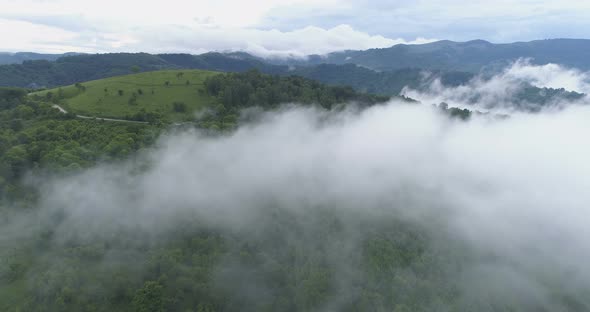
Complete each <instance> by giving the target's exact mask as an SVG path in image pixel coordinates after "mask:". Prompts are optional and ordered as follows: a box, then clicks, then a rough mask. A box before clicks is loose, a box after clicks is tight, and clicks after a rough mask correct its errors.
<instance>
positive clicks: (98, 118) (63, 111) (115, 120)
mask: <svg viewBox="0 0 590 312" xmlns="http://www.w3.org/2000/svg"><path fill="white" fill-rule="evenodd" d="M51 107H53V108H56V109H58V110H59V111H60V112H62V113H64V114H67V113H68V111H67V110H65V109H64V108H63V107H61V106H59V105H57V104H53V105H52V106H51ZM76 117H78V118H82V119H96V120H104V121H114V122H128V123H139V124H147V123H148V122H147V121H136V120H126V119H114V118H102V117H91V116H83V115H76Z"/></svg>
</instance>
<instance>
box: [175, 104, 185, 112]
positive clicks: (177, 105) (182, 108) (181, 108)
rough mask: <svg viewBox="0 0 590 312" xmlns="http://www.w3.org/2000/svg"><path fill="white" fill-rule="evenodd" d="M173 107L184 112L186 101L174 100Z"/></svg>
mask: <svg viewBox="0 0 590 312" xmlns="http://www.w3.org/2000/svg"><path fill="white" fill-rule="evenodd" d="M172 109H173V110H174V111H175V112H177V113H184V112H186V104H185V103H184V102H174V103H172Z"/></svg>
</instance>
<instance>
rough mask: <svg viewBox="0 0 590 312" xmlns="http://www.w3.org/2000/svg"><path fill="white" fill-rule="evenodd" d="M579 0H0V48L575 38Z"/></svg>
mask: <svg viewBox="0 0 590 312" xmlns="http://www.w3.org/2000/svg"><path fill="white" fill-rule="evenodd" d="M589 9H590V2H587V1H575V0H566V1H560V2H555V1H548V0H520V1H507V0H501V1H495V2H494V3H489V2H484V1H483V0H476V1H470V2H469V3H467V4H466V3H465V2H464V1H459V0H443V1H437V2H433V1H414V2H411V3H408V2H401V1H384V0H379V1H370V2H369V1H364V0H320V1H312V0H287V1H279V0H265V1H260V0H256V1H248V2H242V1H236V0H219V1H215V2H211V1H202V0H200V1H188V0H171V1H165V2H149V3H146V2H144V1H137V0H132V1H125V2H122V1H114V0H105V1H100V2H98V1H91V2H89V1H74V0H23V1H9V0H0V27H1V28H2V29H11V30H14V31H10V32H4V34H3V40H2V42H1V43H0V51H7V52H18V51H32V52H42V53H63V52H90V53H96V52H98V53H104V52H150V53H163V52H165V53H172V52H184V53H194V54H198V53H203V52H207V51H227V50H232V51H246V52H250V53H253V54H256V55H260V56H302V55H307V54H325V53H329V52H333V51H340V50H346V49H357V50H360V49H369V48H383V47H389V46H392V45H395V44H398V43H426V42H431V41H435V40H438V39H448V40H454V41H467V40H472V39H483V40H488V41H491V42H495V43H506V42H514V41H530V40H536V39H549V38H584V37H586V36H587V34H588V33H590V21H588V19H587V18H585V17H586V16H585V14H584V13H585V12H587V11H588V10H589Z"/></svg>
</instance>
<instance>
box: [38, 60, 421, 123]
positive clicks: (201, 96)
mask: <svg viewBox="0 0 590 312" xmlns="http://www.w3.org/2000/svg"><path fill="white" fill-rule="evenodd" d="M30 97H31V98H32V99H34V100H38V101H45V102H50V103H52V104H54V105H59V107H60V108H63V109H64V110H65V111H67V112H68V113H72V114H75V115H82V116H85V117H97V118H114V119H124V120H134V121H147V122H156V121H162V122H170V121H195V120H196V114H195V113H196V112H197V111H199V110H203V109H204V108H208V111H214V114H213V115H212V116H209V117H211V118H209V119H208V125H207V127H209V126H215V127H217V128H232V127H233V125H234V124H235V122H236V119H237V116H238V115H239V112H240V110H242V109H244V108H247V107H254V106H258V107H262V108H264V109H273V108H276V107H277V106H278V105H280V104H283V103H294V102H296V103H302V104H307V105H316V104H317V105H320V106H322V107H324V108H326V109H330V108H331V106H332V105H334V104H338V103H346V102H356V103H359V104H362V105H370V104H374V103H379V102H385V101H387V100H388V99H389V97H387V96H377V95H370V94H365V93H360V92H357V91H355V90H354V89H352V88H350V87H342V86H328V85H325V84H322V83H319V82H317V81H314V80H310V79H306V78H302V77H298V76H289V77H282V76H272V75H267V74H263V73H260V72H259V71H256V70H252V71H247V72H244V73H221V72H213V71H204V70H162V71H153V72H145V73H137V74H131V75H123V76H117V77H112V78H105V79H100V80H94V81H88V82H83V83H76V84H73V85H69V86H65V87H59V88H54V89H49V90H43V91H37V92H34V93H31V94H30ZM400 99H402V100H408V101H410V99H406V98H402V97H400ZM203 117H207V116H201V118H200V119H201V120H202V119H203ZM205 119H207V118H205Z"/></svg>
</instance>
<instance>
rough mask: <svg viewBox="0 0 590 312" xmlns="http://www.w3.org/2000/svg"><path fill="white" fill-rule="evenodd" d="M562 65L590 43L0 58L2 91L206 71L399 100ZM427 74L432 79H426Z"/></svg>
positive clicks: (585, 56)
mask: <svg viewBox="0 0 590 312" xmlns="http://www.w3.org/2000/svg"><path fill="white" fill-rule="evenodd" d="M522 58H527V59H530V62H531V64H547V63H557V64H561V65H565V66H567V67H576V68H578V69H581V70H588V69H590V40H582V39H579V40H578V39H553V40H538V41H531V42H517V43H510V44H493V43H490V42H487V41H483V40H474V41H468V42H452V41H437V42H433V43H428V44H421V45H403V44H399V45H395V46H392V47H390V48H385V49H370V50H364V51H343V52H335V53H330V54H328V55H324V56H319V55H311V56H309V57H307V58H303V59H264V58H260V57H257V56H254V55H251V54H248V53H245V52H228V53H218V52H209V53H205V54H200V55H191V54H147V53H109V54H74V53H67V54H64V55H56V54H34V53H16V54H6V53H4V54H0V59H3V60H4V62H7V61H6V60H12V62H13V64H5V65H0V86H14V87H28V88H32V89H35V88H42V87H57V86H64V85H71V84H75V83H77V82H83V81H89V80H96V79H102V78H107V77H114V76H119V75H123V74H130V73H134V72H145V71H154V70H162V69H203V70H213V71H223V72H243V71H247V70H251V69H256V70H258V71H260V72H263V73H267V74H273V75H281V76H290V75H298V76H303V77H306V78H310V79H314V80H318V81H320V82H323V83H327V84H332V85H348V86H352V87H354V88H355V89H357V90H359V91H363V92H369V93H375V94H382V95H397V94H399V93H400V92H401V91H402V89H403V88H404V87H406V86H408V87H411V88H415V89H420V88H421V87H423V86H426V85H429V84H430V83H431V82H432V81H434V80H435V79H440V80H441V82H442V84H443V85H446V86H457V85H461V84H465V83H467V82H469V81H470V80H471V79H472V78H473V77H474V76H475V75H478V74H481V73H494V72H497V71H498V70H500V69H502V68H505V66H507V65H509V64H510V63H512V62H514V61H516V60H518V59H522ZM425 71H427V72H428V73H429V75H424V72H425Z"/></svg>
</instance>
